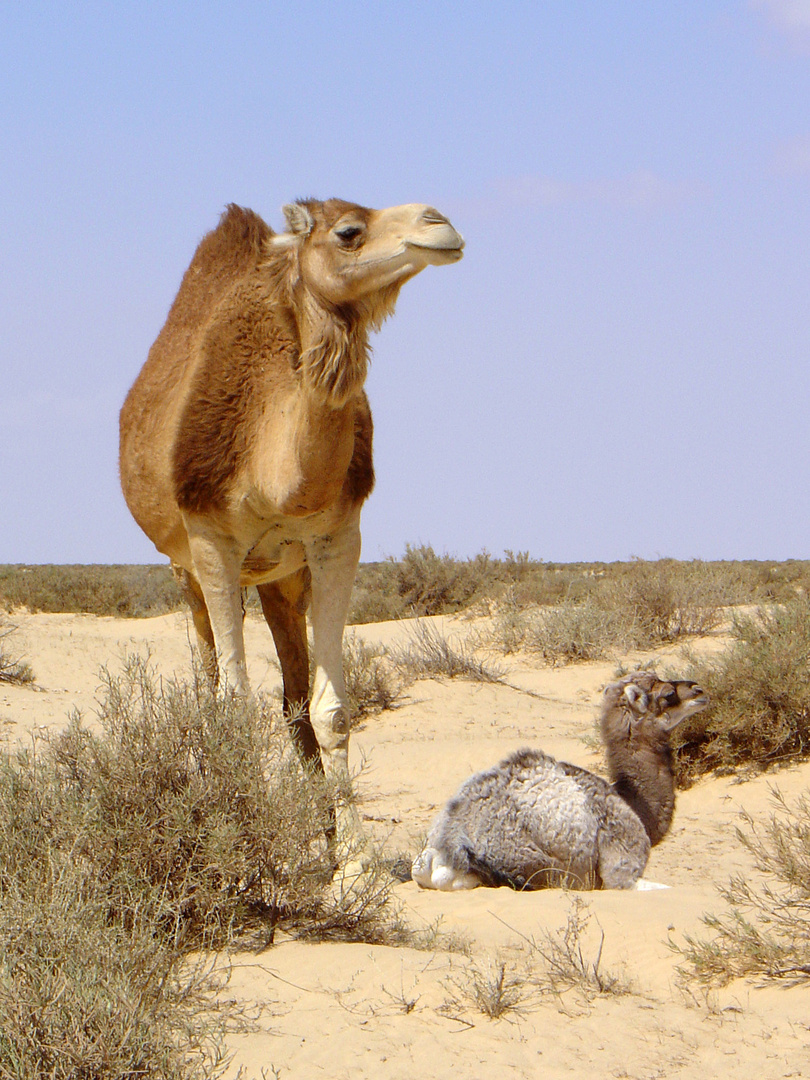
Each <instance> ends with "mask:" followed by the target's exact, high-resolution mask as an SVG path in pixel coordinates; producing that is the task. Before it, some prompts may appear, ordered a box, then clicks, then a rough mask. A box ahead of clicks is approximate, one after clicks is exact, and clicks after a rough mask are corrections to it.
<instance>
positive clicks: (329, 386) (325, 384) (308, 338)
mask: <svg viewBox="0 0 810 1080" xmlns="http://www.w3.org/2000/svg"><path fill="white" fill-rule="evenodd" d="M297 308H298V327H299V333H300V339H301V372H302V375H303V379H304V387H305V388H306V389H307V390H308V391H310V392H311V393H312V394H314V395H315V396H317V397H319V398H320V399H321V400H323V401H324V402H326V403H327V404H328V405H330V406H332V407H333V408H342V407H343V406H344V405H345V404H346V403H347V402H348V401H349V400H350V399H351V398H355V397H358V396H359V394H360V393H361V391H362V389H363V384H364V383H365V381H366V375H367V373H368V362H369V343H368V329H367V327H366V325H365V323H364V321H363V320H361V319H359V318H354V317H352V315H351V313H348V312H347V313H342V312H332V311H327V310H326V309H325V308H324V307H323V306H322V305H320V304H319V303H318V302H317V301H316V300H315V299H314V298H312V297H311V296H310V295H309V294H304V295H303V296H302V297H300V298H299V299H298V303H297Z"/></svg>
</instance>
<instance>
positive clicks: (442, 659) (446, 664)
mask: <svg viewBox="0 0 810 1080" xmlns="http://www.w3.org/2000/svg"><path fill="white" fill-rule="evenodd" d="M393 657H394V660H395V661H396V663H397V665H398V667H399V668H400V669H401V670H403V671H404V672H405V673H406V674H407V675H409V676H410V677H411V678H414V679H434V678H447V679H456V678H462V679H472V680H473V681H474V682H490V683H494V682H501V681H502V679H503V671H501V670H500V668H498V667H496V666H493V665H492V664H489V663H487V661H485V660H482V659H481V658H480V657H478V656H476V654H475V652H474V651H473V650H472V649H471V648H470V647H469V646H468V645H466V644H464V643H463V642H462V643H461V644H459V645H454V644H453V643H452V642H451V641H450V640H449V638H448V637H447V636H446V635H445V634H443V633H442V631H441V630H439V629H438V627H436V626H434V625H432V624H431V623H429V622H428V621H427V620H425V619H416V620H414V622H413V624H412V626H411V628H410V635H409V641H408V642H407V644H405V645H402V646H400V647H399V648H398V649H396V650H395V652H394V654H393Z"/></svg>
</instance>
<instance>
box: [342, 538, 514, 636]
mask: <svg viewBox="0 0 810 1080" xmlns="http://www.w3.org/2000/svg"><path fill="white" fill-rule="evenodd" d="M497 575H498V571H497V562H496V561H495V560H493V559H491V558H490V556H489V555H488V554H487V552H481V554H479V555H476V556H475V558H474V559H455V558H453V557H452V556H451V555H437V554H436V552H435V551H434V550H433V548H432V547H431V546H430V545H429V544H420V545H419V546H411V545H410V544H406V546H405V554H404V555H403V557H402V558H401V559H394V558H390V559H387V560H386V561H385V562H382V563H371V564H368V565H366V566H361V567H360V568H359V572H358V576H357V581H356V582H355V588H354V593H353V596H352V605H351V609H350V611H349V619H348V621H349V623H355V624H356V623H365V622H383V621H385V620H389V619H402V618H407V617H410V616H413V615H417V616H420V615H446V614H453V613H454V612H457V611H460V610H461V609H462V608H464V607H468V606H469V605H470V604H471V603H473V602H474V601H475V600H476V599H479V598H480V597H482V596H484V595H486V594H487V592H488V591H489V590H490V589H491V588H492V583H493V582H494V581H495V579H496V578H497Z"/></svg>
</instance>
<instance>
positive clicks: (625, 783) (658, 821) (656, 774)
mask: <svg viewBox="0 0 810 1080" xmlns="http://www.w3.org/2000/svg"><path fill="white" fill-rule="evenodd" d="M607 758H608V769H609V772H610V778H611V780H612V781H613V787H614V789H615V790H616V792H617V794H619V795H620V796H621V798H622V799H624V801H625V802H626V803H627V805H628V806H629V807H630V808H631V809H632V810H634V811H635V812H636V814H638V816H639V817H640V818H641V823H642V824H643V826H644V828H645V829H646V831H647V835H648V836H649V838H650V843H651V844H652V845H655V844H659V843H660V842H661V841H662V840H663V839H664V837H665V836H666V834H667V832H668V831H669V827H670V825H671V824H672V815H673V813H674V811H675V780H674V773H673V766H672V751H671V750H670V748H669V746H668V745H667V744H660V745H658V746H644V747H643V748H641V749H636V750H635V751H634V752H633V753H632V754H627V755H625V754H623V753H621V752H617V751H616V750H611V749H610V748H609V749H608V753H607Z"/></svg>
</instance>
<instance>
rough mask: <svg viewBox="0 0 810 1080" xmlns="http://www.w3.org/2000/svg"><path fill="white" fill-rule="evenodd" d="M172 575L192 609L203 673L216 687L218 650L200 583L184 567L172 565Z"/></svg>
mask: <svg viewBox="0 0 810 1080" xmlns="http://www.w3.org/2000/svg"><path fill="white" fill-rule="evenodd" d="M172 573H173V574H174V578H175V581H176V582H177V584H178V585H179V586H180V588H181V589H182V591H183V596H184V597H185V600H186V603H187V604H188V606H189V607H190V608H191V617H192V619H193V620H194V629H195V631H196V633H197V648H198V649H199V652H200V661H201V663H202V666H203V671H204V672H205V674H206V675H207V676H208V678H209V679H210V680H211V683H212V684H213V685H214V686H216V685H217V682H218V680H219V670H218V667H217V648H216V645H215V644H214V631H213V630H212V629H211V620H210V618H209V617H208V608H207V607H206V605H205V599H204V597H203V593H202V589H201V588H200V583H199V581H197V579H196V578H195V577H194V575H193V574H190V573H189V572H188V570H184V569H183V567H182V566H177V564H176V563H172Z"/></svg>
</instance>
